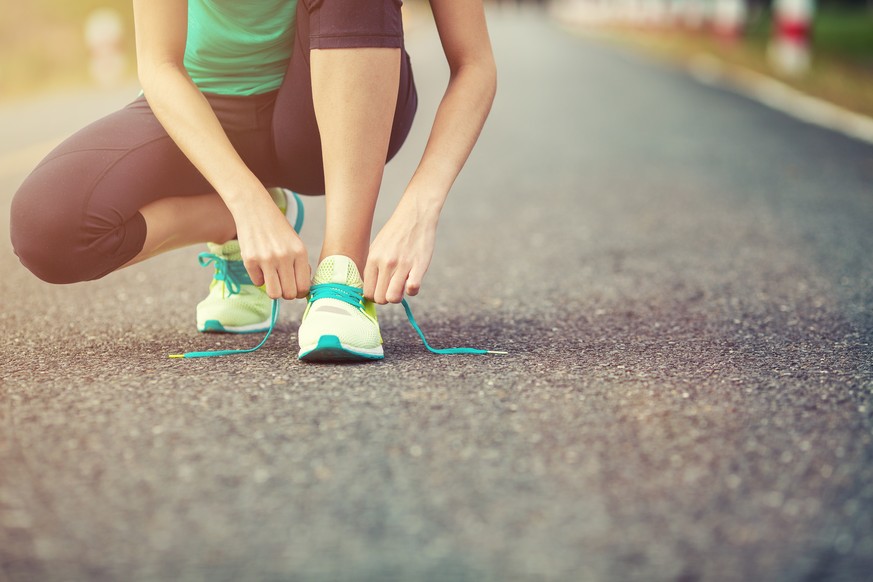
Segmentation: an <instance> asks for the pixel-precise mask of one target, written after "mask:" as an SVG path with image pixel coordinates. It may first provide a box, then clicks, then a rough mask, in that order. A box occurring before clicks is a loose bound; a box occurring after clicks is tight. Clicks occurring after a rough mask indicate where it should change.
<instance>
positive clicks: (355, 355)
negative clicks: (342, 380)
mask: <svg viewBox="0 0 873 582" xmlns="http://www.w3.org/2000/svg"><path fill="white" fill-rule="evenodd" d="M297 357H298V359H300V360H304V361H307V362H360V361H365V360H381V359H383V358H384V357H385V355H384V354H367V353H363V352H356V351H354V350H353V349H350V348H348V347H346V346H344V345H343V344H342V342H341V341H340V340H339V338H338V337H337V336H335V335H323V336H321V337H320V338H318V345H316V346H315V347H314V348H312V349H311V350H309V351H307V352H301V353H300V354H299V355H298V356H297Z"/></svg>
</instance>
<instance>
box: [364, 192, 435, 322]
mask: <svg viewBox="0 0 873 582" xmlns="http://www.w3.org/2000/svg"><path fill="white" fill-rule="evenodd" d="M438 217H439V210H435V211H434V210H423V209H421V208H416V206H415V205H414V204H411V203H406V204H404V202H403V201H401V203H400V204H399V205H398V206H397V209H396V210H395V211H394V214H392V215H391V218H390V219H389V220H388V222H387V223H386V224H385V226H384V227H383V228H382V230H381V231H379V234H378V235H377V236H376V239H375V240H374V241H373V243H372V244H371V245H370V254H369V256H368V257H367V266H366V267H365V268H364V297H366V298H367V299H370V300H372V301H375V302H376V303H379V304H383V305H384V304H385V303H400V300H401V299H403V295H404V293H405V294H406V295H417V294H418V291H419V289H421V280H422V279H423V278H424V274H425V273H426V272H427V268H428V267H429V266H430V260H431V258H432V257H433V249H434V243H435V240H436V229H437V221H438Z"/></svg>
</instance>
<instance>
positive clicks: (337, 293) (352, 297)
mask: <svg viewBox="0 0 873 582" xmlns="http://www.w3.org/2000/svg"><path fill="white" fill-rule="evenodd" d="M208 254H209V253H201V256H202V255H208ZM212 256H215V255H212ZM216 258H219V259H220V257H216ZM222 260H223V259H222ZM201 264H204V263H203V262H202V261H201ZM206 264H209V263H206ZM216 264H218V262H217V263H216ZM241 264H242V263H240V265H241ZM204 266H205V265H204ZM216 277H217V276H216ZM246 278H247V279H248V275H246ZM228 289H229V288H228ZM236 293H239V288H238V287H237V291H236ZM318 299H338V300H339V301H342V302H344V303H348V304H349V305H351V306H352V307H355V308H356V309H361V310H363V309H364V295H363V291H362V290H361V289H358V288H357V287H351V286H349V285H343V284H341V283H321V284H319V285H313V286H312V287H311V288H310V289H309V302H310V303H312V302H313V301H316V300H318ZM401 304H402V305H403V309H404V310H405V311H406V318H407V319H408V320H409V324H410V325H411V326H412V329H414V330H415V332H416V333H417V334H418V337H420V338H421V342H422V343H423V344H424V347H426V348H427V349H428V351H430V352H433V353H434V354H506V353H507V352H501V351H496V350H480V349H478V348H441V349H440V348H434V347H432V346H431V345H430V344H429V343H428V341H427V339H426V338H425V337H424V332H423V331H421V327H419V325H418V322H417V321H415V316H413V315H412V308H411V307H409V303H408V302H407V301H406V299H403V300H401ZM278 315H279V300H278V299H273V310H272V315H271V317H270V329H268V330H267V335H265V336H264V339H262V340H261V343H259V344H258V345H256V346H255V347H253V348H249V349H245V350H212V351H208V352H187V353H185V354H171V355H170V357H171V358H210V357H214V356H229V355H232V354H249V353H251V352H254V351H256V350H258V349H260V347H261V346H263V345H264V343H265V342H266V341H267V338H269V337H270V334H271V333H273V327H274V326H275V325H276V319H277V318H278Z"/></svg>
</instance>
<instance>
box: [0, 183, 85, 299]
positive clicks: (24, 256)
mask: <svg viewBox="0 0 873 582" xmlns="http://www.w3.org/2000/svg"><path fill="white" fill-rule="evenodd" d="M43 198H44V197H43V196H40V195H39V192H34V191H32V190H31V189H30V188H28V187H27V184H26V183H25V185H23V186H22V187H21V188H20V189H19V190H18V192H16V194H15V197H14V198H13V199H12V208H11V209H10V210H11V211H10V217H9V234H10V238H11V239H12V249H13V250H14V251H15V254H16V256H18V260H19V261H21V264H22V265H24V266H25V267H26V268H27V269H28V270H29V271H30V272H31V273H33V274H34V275H36V276H37V277H39V278H40V279H42V280H43V281H46V282H48V283H74V282H76V280H77V278H76V277H73V273H74V269H72V268H71V267H72V264H73V263H75V262H76V261H75V260H74V258H73V257H71V256H70V255H69V251H70V249H72V248H74V247H75V244H74V243H73V241H72V240H70V228H69V224H68V222H65V221H60V220H57V219H56V218H57V217H56V216H55V215H54V213H53V212H52V211H51V210H50V209H49V208H46V204H44V201H43ZM67 221H69V217H68V218H67Z"/></svg>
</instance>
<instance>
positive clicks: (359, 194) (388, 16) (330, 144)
mask: <svg viewBox="0 0 873 582" xmlns="http://www.w3.org/2000/svg"><path fill="white" fill-rule="evenodd" d="M307 3H308V6H307V4H304V1H301V2H300V3H299V4H298V11H297V37H296V40H295V48H294V54H293V56H292V60H291V64H290V66H289V71H288V74H287V76H286V79H285V83H284V85H283V87H282V89H280V91H279V95H278V97H277V103H276V109H275V113H274V122H273V125H274V139H275V142H276V151H277V158H278V163H279V166H280V173H281V175H282V176H283V177H284V183H283V185H287V186H288V187H289V188H292V189H294V190H296V191H298V192H302V193H305V194H319V193H322V192H324V193H326V198H327V199H326V215H327V216H326V221H327V224H326V225H325V239H324V246H323V248H322V251H321V257H322V258H324V257H325V256H328V255H334V254H341V255H345V256H348V257H350V258H352V259H353V260H354V261H355V263H357V265H358V267H359V269H361V268H362V267H363V266H364V263H365V261H366V256H367V249H368V247H369V241H370V230H371V227H372V220H373V211H374V208H375V203H376V197H377V195H378V193H379V186H380V184H381V180H382V171H383V169H384V165H385V162H386V160H388V159H390V158H391V157H393V155H394V154H395V153H396V152H397V150H398V149H399V148H400V146H401V144H402V143H403V141H404V139H405V138H406V135H407V134H408V132H409V129H410V127H411V124H412V119H413V117H414V115H415V110H416V106H417V96H416V93H415V85H414V83H413V80H412V73H411V69H410V64H409V58H408V56H407V55H406V54H405V52H404V50H403V30H402V22H401V15H400V3H399V2H398V1H396V0H385V1H383V0H373V1H364V0H354V1H353V2H351V3H344V2H337V1H335V2H324V3H322V2H318V1H317V0H313V1H308V2H307Z"/></svg>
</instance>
